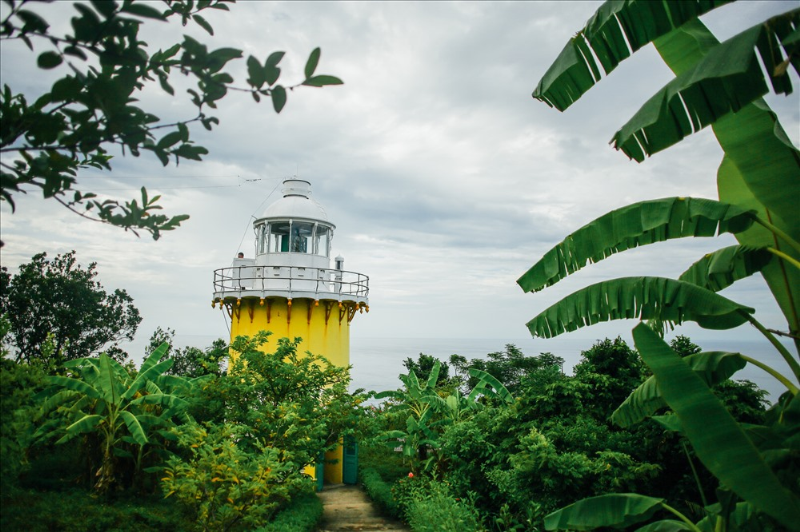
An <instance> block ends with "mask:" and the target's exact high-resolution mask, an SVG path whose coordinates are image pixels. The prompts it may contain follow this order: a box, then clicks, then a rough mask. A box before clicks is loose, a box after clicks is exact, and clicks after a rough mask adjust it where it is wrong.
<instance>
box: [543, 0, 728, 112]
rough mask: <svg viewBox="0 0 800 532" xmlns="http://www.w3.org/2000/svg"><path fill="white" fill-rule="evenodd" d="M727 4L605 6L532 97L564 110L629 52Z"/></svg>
mask: <svg viewBox="0 0 800 532" xmlns="http://www.w3.org/2000/svg"><path fill="white" fill-rule="evenodd" d="M731 1H732V0H695V1H684V2H653V1H651V0H625V1H621V2H607V3H605V4H603V5H602V6H600V8H599V9H598V10H597V12H596V13H595V14H594V16H592V18H591V19H589V21H588V22H587V23H586V26H585V27H584V28H583V29H582V30H580V31H579V32H578V33H577V34H576V35H575V37H573V38H572V39H571V40H570V42H569V43H567V45H566V46H565V47H564V50H562V52H561V54H560V55H559V56H558V58H557V59H556V61H555V62H554V63H553V65H552V66H551V67H550V68H549V69H548V70H547V72H546V73H545V75H544V76H543V77H542V80H541V81H540V82H539V85H538V86H537V87H536V90H535V91H534V92H533V97H534V98H536V99H538V100H541V101H543V102H545V103H547V104H548V105H550V106H551V107H555V108H556V109H558V110H559V111H564V110H565V109H566V108H567V107H569V106H570V105H572V103H573V102H575V101H576V100H578V98H580V97H581V96H582V95H583V94H584V93H585V92H586V91H588V90H589V89H590V88H591V87H592V86H594V84H595V83H597V82H598V81H599V80H600V77H601V74H600V66H602V68H603V70H604V72H605V74H609V73H610V72H611V71H612V70H614V69H615V68H616V67H617V65H618V64H619V63H620V62H621V61H623V60H624V59H626V58H627V57H629V56H630V55H631V52H636V51H637V50H639V49H640V48H641V47H642V46H644V45H646V44H648V43H650V42H652V41H654V40H655V39H657V38H659V37H661V36H663V35H666V34H668V33H669V32H671V31H672V30H674V29H675V28H678V27H680V26H681V25H683V24H685V23H686V22H689V21H691V20H694V19H695V18H697V17H698V16H700V15H703V14H705V13H707V12H709V11H711V10H712V9H714V8H715V7H718V6H721V5H724V4H727V3H728V2H731ZM627 43H630V47H629V46H628V44H627ZM595 57H597V59H598V60H599V63H600V65H598V64H597V63H598V61H596V60H595Z"/></svg>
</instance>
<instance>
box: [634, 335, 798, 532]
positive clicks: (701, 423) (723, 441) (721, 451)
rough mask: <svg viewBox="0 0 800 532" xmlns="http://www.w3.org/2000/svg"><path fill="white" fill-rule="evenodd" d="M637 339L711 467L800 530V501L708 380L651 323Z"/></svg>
mask: <svg viewBox="0 0 800 532" xmlns="http://www.w3.org/2000/svg"><path fill="white" fill-rule="evenodd" d="M633 339H634V343H635V344H636V348H637V349H638V351H639V353H640V355H641V356H642V359H643V360H644V361H645V363H646V364H647V365H648V366H649V367H650V369H651V370H652V371H653V374H654V375H655V377H656V380H657V381H658V385H659V389H660V390H661V394H662V395H663V397H664V399H665V400H666V401H667V404H668V405H669V406H670V408H672V410H673V411H674V412H675V413H676V415H677V416H678V417H679V418H680V421H681V425H682V426H683V430H684V433H685V434H686V436H687V437H688V438H689V441H691V443H692V446H693V447H694V449H695V453H696V455H697V457H698V458H699V459H700V460H701V461H702V462H703V464H704V465H705V466H706V468H708V470H709V471H710V472H711V473H712V474H714V476H716V477H717V478H718V479H719V480H720V482H721V483H722V484H723V485H725V486H726V487H727V488H729V489H731V490H733V491H734V492H735V493H736V494H737V495H739V496H740V497H741V498H742V499H743V500H745V501H748V502H750V503H752V504H753V505H754V506H756V507H757V508H759V509H760V510H761V511H763V512H765V513H767V514H769V515H770V516H772V517H773V518H775V519H776V520H778V521H779V522H780V523H781V524H782V525H783V526H785V527H787V528H788V529H789V530H800V499H798V497H797V496H795V495H794V494H792V493H791V492H790V491H788V490H787V489H786V488H785V487H784V486H783V485H782V484H781V482H780V481H779V480H778V478H777V477H776V476H775V474H774V473H773V472H772V470H771V469H770V468H769V466H767V464H766V463H765V462H764V460H763V458H762V457H761V455H760V454H759V452H758V450H757V449H756V448H755V446H754V445H753V443H752V442H751V441H750V439H749V438H748V437H747V436H746V434H745V433H744V431H743V430H742V429H741V427H740V426H739V424H738V423H736V421H735V420H734V419H733V417H732V416H731V415H730V413H729V412H728V411H727V410H726V409H725V407H724V406H723V405H722V403H721V402H720V401H719V399H717V398H716V397H715V396H714V394H713V393H711V390H709V388H708V386H706V384H705V383H704V382H703V380H702V379H701V378H700V377H699V376H697V375H696V374H695V373H694V372H693V371H692V370H691V368H690V367H689V365H688V364H687V363H686V362H684V361H683V360H682V359H681V358H680V357H679V356H678V355H677V353H675V352H674V351H672V349H670V347H669V346H668V345H667V344H666V343H664V341H663V340H661V339H660V338H659V337H658V335H657V334H656V333H655V332H653V330H652V329H650V328H649V327H647V326H646V325H644V324H639V325H637V326H636V328H634V330H633Z"/></svg>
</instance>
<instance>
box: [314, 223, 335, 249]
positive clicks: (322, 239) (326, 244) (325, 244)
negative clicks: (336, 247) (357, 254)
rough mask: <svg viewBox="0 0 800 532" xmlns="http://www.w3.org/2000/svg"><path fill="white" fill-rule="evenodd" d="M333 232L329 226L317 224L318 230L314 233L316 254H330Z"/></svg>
mask: <svg viewBox="0 0 800 532" xmlns="http://www.w3.org/2000/svg"><path fill="white" fill-rule="evenodd" d="M331 233H332V231H331V230H330V228H329V227H323V226H321V225H318V226H317V231H316V233H314V254H315V255H322V256H323V257H328V256H330V248H331V247H330V246H331Z"/></svg>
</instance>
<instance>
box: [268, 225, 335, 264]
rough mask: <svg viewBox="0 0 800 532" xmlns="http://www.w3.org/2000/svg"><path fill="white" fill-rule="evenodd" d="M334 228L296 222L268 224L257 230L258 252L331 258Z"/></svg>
mask: <svg viewBox="0 0 800 532" xmlns="http://www.w3.org/2000/svg"><path fill="white" fill-rule="evenodd" d="M332 239H333V228H331V227H326V226H322V225H319V224H317V223H313V222H297V221H294V220H285V221H275V222H268V223H266V224H264V225H261V226H258V227H257V228H256V240H257V250H258V253H259V254H263V253H303V254H307V255H322V256H323V257H329V256H330V249H331V240H332Z"/></svg>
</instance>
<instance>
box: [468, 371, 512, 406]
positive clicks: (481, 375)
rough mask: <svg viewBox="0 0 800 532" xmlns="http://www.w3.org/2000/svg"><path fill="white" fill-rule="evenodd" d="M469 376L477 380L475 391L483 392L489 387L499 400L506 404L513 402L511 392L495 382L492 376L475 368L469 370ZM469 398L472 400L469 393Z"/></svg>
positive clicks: (497, 381) (498, 382)
mask: <svg viewBox="0 0 800 532" xmlns="http://www.w3.org/2000/svg"><path fill="white" fill-rule="evenodd" d="M469 375H470V377H475V378H476V379H479V381H478V384H476V385H475V390H481V389H483V390H485V389H486V386H490V387H491V388H492V389H493V390H494V392H495V393H496V394H497V396H498V397H499V398H500V399H501V400H503V401H505V402H506V403H508V404H511V403H513V402H514V396H513V395H511V392H509V391H508V388H506V387H505V386H504V385H503V383H502V382H500V381H499V380H497V378H495V376H494V375H491V374H489V373H486V372H485V371H482V370H479V369H477V368H469ZM482 393H483V392H482ZM469 396H470V398H472V394H471V393H470V395H469Z"/></svg>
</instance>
